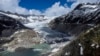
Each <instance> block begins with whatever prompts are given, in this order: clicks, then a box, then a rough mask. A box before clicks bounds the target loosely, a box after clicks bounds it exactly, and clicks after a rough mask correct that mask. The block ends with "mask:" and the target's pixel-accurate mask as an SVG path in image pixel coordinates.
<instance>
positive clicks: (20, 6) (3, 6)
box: [0, 0, 100, 16]
mask: <svg viewBox="0 0 100 56" xmlns="http://www.w3.org/2000/svg"><path fill="white" fill-rule="evenodd" d="M87 2H90V3H94V2H100V0H0V10H4V11H11V12H14V13H15V12H17V13H20V14H36V15H41V14H42V15H46V16H60V15H63V14H67V13H68V12H70V11H71V10H72V9H73V8H74V7H75V6H76V5H77V4H79V3H87Z"/></svg>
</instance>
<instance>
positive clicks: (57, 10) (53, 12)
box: [44, 2, 69, 16]
mask: <svg viewBox="0 0 100 56" xmlns="http://www.w3.org/2000/svg"><path fill="white" fill-rule="evenodd" d="M68 11H69V8H68V7H67V5H65V6H62V5H60V2H56V3H55V4H54V5H52V6H51V7H50V8H48V9H46V10H45V12H44V15H47V16H60V15H63V14H66V13H68Z"/></svg>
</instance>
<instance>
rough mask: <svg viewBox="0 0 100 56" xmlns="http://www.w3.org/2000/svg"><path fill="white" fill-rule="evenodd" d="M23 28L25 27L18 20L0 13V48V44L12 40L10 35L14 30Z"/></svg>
mask: <svg viewBox="0 0 100 56" xmlns="http://www.w3.org/2000/svg"><path fill="white" fill-rule="evenodd" d="M25 28H26V27H25V26H24V25H22V24H21V22H19V21H18V20H16V19H14V18H11V17H9V16H7V15H4V14H2V13H0V50H1V49H2V48H1V46H2V44H4V43H8V42H10V41H12V40H14V38H13V37H10V36H11V35H13V34H14V32H15V31H17V30H20V29H25Z"/></svg>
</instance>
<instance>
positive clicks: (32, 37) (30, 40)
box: [3, 29, 40, 51]
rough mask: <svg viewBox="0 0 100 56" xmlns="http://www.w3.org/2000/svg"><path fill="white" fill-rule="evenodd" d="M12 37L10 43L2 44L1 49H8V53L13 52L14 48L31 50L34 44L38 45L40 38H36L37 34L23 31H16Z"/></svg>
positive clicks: (26, 30) (31, 31)
mask: <svg viewBox="0 0 100 56" xmlns="http://www.w3.org/2000/svg"><path fill="white" fill-rule="evenodd" d="M12 37H14V40H12V41H11V42H9V43H7V44H4V45H3V47H8V48H7V49H8V50H9V51H14V50H15V49H16V48H19V47H24V48H32V46H34V45H35V44H39V43H40V38H39V37H37V33H36V32H34V31H33V30H28V29H23V30H19V31H16V32H15V33H14V34H13V35H12Z"/></svg>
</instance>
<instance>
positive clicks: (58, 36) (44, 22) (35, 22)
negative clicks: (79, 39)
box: [24, 16, 68, 43]
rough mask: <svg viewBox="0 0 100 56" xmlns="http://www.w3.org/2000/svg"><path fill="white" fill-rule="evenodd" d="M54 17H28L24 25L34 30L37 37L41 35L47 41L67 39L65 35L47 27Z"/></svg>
mask: <svg viewBox="0 0 100 56" xmlns="http://www.w3.org/2000/svg"><path fill="white" fill-rule="evenodd" d="M54 18H55V17H42V18H41V17H37V18H36V17H32V16H31V17H28V20H29V23H27V24H24V25H25V26H26V27H29V28H31V29H33V30H35V31H36V32H37V34H38V36H39V37H42V38H44V39H45V40H46V42H47V43H55V42H61V41H62V42H63V41H68V38H67V35H66V34H64V33H61V32H58V31H55V30H52V29H50V28H49V27H48V23H49V22H50V21H51V20H53V19H54Z"/></svg>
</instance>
